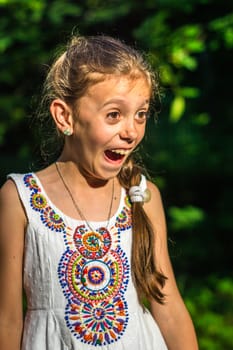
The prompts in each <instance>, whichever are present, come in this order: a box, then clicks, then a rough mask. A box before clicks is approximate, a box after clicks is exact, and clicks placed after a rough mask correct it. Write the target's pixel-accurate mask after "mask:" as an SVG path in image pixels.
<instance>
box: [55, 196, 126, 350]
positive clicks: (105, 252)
mask: <svg viewBox="0 0 233 350" xmlns="http://www.w3.org/2000/svg"><path fill="white" fill-rule="evenodd" d="M131 224H132V221H131V210H130V204H129V202H127V201H125V206H124V207H123V209H122V211H121V212H120V214H119V215H118V216H117V218H116V223H115V226H113V227H111V230H110V232H109V231H108V230H107V229H106V228H105V227H101V228H97V229H96V230H95V231H90V230H89V228H88V227H87V226H86V225H80V226H78V227H77V228H76V229H75V231H74V234H73V244H72V243H71V234H70V232H68V233H67V237H65V236H64V241H65V244H66V246H67V250H66V251H65V252H64V254H63V256H62V258H61V260H60V263H59V266H58V276H59V280H60V284H61V287H62V290H63V293H64V296H65V298H66V299H67V301H68V303H67V307H66V316H65V320H66V324H67V327H68V328H69V329H70V331H71V332H72V333H73V335H74V336H75V337H76V338H77V339H79V340H80V341H81V342H83V343H86V344H90V345H94V346H98V345H102V346H103V345H108V344H111V343H113V342H116V341H117V340H119V339H120V338H121V337H122V335H123V334H124V332H125V329H126V327H127V323H128V305H127V302H126V300H125V297H124V294H125V292H126V290H127V286H128V283H129V269H130V267H129V261H128V258H127V256H126V254H125V253H124V251H123V250H122V248H121V247H120V245H119V243H120V236H121V234H122V233H123V231H124V230H126V229H128V228H130V227H131Z"/></svg>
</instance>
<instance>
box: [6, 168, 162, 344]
mask: <svg viewBox="0 0 233 350" xmlns="http://www.w3.org/2000/svg"><path fill="white" fill-rule="evenodd" d="M8 178H11V179H12V180H13V181H14V182H15V184H16V186H17V189H18V193H19V196H20V199H21V202H22V204H23V206H24V209H25V212H26V215H27V219H28V226H27V231H26V235H25V251H24V271H23V275H24V289H25V292H26V297H27V311H26V316H25V322H24V332H23V341H22V348H21V349H22V350H130V349H133V350H166V349H167V347H166V344H165V341H164V339H163V337H162V335H161V332H160V330H159V328H158V326H157V324H156V322H155V321H154V319H153V317H152V316H151V314H150V312H149V311H147V310H146V311H143V309H142V307H141V306H140V305H139V303H138V299H137V294H136V290H135V288H134V285H133V282H132V279H131V273H130V271H131V270H130V269H131V267H130V255H131V241H132V222H131V209H130V207H131V205H130V201H129V198H128V196H127V194H126V191H125V190H124V189H123V188H122V190H121V200H120V204H119V208H118V210H117V212H116V213H115V215H114V216H113V217H112V218H111V219H110V221H109V227H108V228H106V222H91V223H90V225H91V227H92V228H94V232H91V230H90V229H89V228H88V226H87V225H86V224H85V222H84V221H81V220H76V219H73V218H70V217H68V216H67V215H65V214H64V213H63V212H61V211H60V210H59V209H58V208H57V207H56V206H55V205H54V204H53V203H52V202H51V201H50V199H49V198H48V196H47V194H46V193H45V191H44V189H43V187H42V185H41V183H40V181H39V179H38V177H37V176H36V174H34V173H28V174H10V175H9V176H8Z"/></svg>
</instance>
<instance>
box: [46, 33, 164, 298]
mask: <svg viewBox="0 0 233 350" xmlns="http://www.w3.org/2000/svg"><path fill="white" fill-rule="evenodd" d="M106 75H125V76H129V77H130V78H132V79H135V78H138V77H144V78H145V79H147V81H148V84H149V86H150V88H151V97H153V96H154V95H156V94H158V80H157V78H156V74H155V73H154V72H153V70H152V69H151V67H150V65H149V64H148V62H147V60H146V59H145V58H144V57H143V55H142V54H141V53H139V52H138V51H137V50H135V49H134V48H132V47H130V46H128V45H126V44H125V43H123V42H122V41H120V40H118V39H114V38H112V37H109V36H104V35H99V36H90V37H83V36H74V37H72V39H71V41H70V42H69V44H68V46H67V49H66V51H65V52H63V53H62V54H61V55H60V56H59V57H58V58H57V59H56V60H55V62H54V63H53V65H52V67H51V69H50V71H49V73H48V75H47V79H46V81H45V85H44V97H43V101H42V102H43V105H44V106H45V107H46V109H47V110H49V108H48V107H49V105H50V103H51V102H52V101H53V100H54V99H56V98H60V99H62V100H63V101H65V102H66V103H67V104H68V105H69V106H70V107H71V108H73V109H74V108H75V107H77V105H78V101H79V99H80V98H81V97H82V96H84V95H85V93H86V91H87V90H88V88H89V87H90V86H92V85H94V84H95V83H97V82H100V81H102V80H104V79H105V78H106ZM141 172H142V168H141V167H140V166H138V165H137V164H136V163H135V161H133V159H132V158H131V159H128V160H127V161H126V163H125V164H124V166H123V168H122V169H121V171H120V173H119V175H118V178H119V181H120V183H121V185H122V186H123V187H124V188H126V190H128V189H129V188H130V187H131V186H133V185H138V184H139V182H140V174H141ZM132 217H133V222H132V226H133V243H132V278H133V281H134V284H135V287H136V290H137V294H138V298H139V301H140V303H141V304H143V299H144V298H148V299H150V298H151V297H152V298H154V299H155V300H157V301H158V302H159V303H163V301H164V294H163V293H162V287H163V286H164V284H165V279H166V277H165V276H164V275H163V274H162V273H161V272H159V271H158V270H157V268H156V266H155V259H154V242H155V239H154V236H155V234H156V233H155V232H153V229H152V225H151V223H150V220H149V218H148V217H147V215H146V213H145V211H144V209H143V205H142V204H141V203H132Z"/></svg>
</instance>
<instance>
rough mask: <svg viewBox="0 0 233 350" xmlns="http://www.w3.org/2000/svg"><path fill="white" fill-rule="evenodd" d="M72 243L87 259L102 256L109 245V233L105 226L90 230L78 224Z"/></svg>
mask: <svg viewBox="0 0 233 350" xmlns="http://www.w3.org/2000/svg"><path fill="white" fill-rule="evenodd" d="M74 243H75V246H76V248H77V249H78V251H79V252H80V254H82V255H83V256H84V257H85V258H87V259H99V258H102V257H103V256H104V255H105V254H106V253H107V252H108V250H109V248H110V247H111V235H110V233H109V231H108V230H107V229H106V228H105V227H101V228H99V229H97V230H96V231H95V232H90V230H88V229H87V228H86V227H85V225H81V226H78V227H77V228H76V230H75V233H74Z"/></svg>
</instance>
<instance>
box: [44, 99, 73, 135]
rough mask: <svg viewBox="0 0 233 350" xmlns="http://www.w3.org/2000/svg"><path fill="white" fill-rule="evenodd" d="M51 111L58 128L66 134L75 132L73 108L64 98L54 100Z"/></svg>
mask: <svg viewBox="0 0 233 350" xmlns="http://www.w3.org/2000/svg"><path fill="white" fill-rule="evenodd" d="M50 113H51V115H52V117H53V119H54V122H55V124H56V126H57V129H58V130H59V131H60V132H62V133H63V134H65V135H68V136H70V135H72V134H73V117H72V111H71V108H70V107H69V106H68V105H67V104H66V103H65V102H64V101H62V100H60V99H56V100H53V101H52V103H51V105H50Z"/></svg>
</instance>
